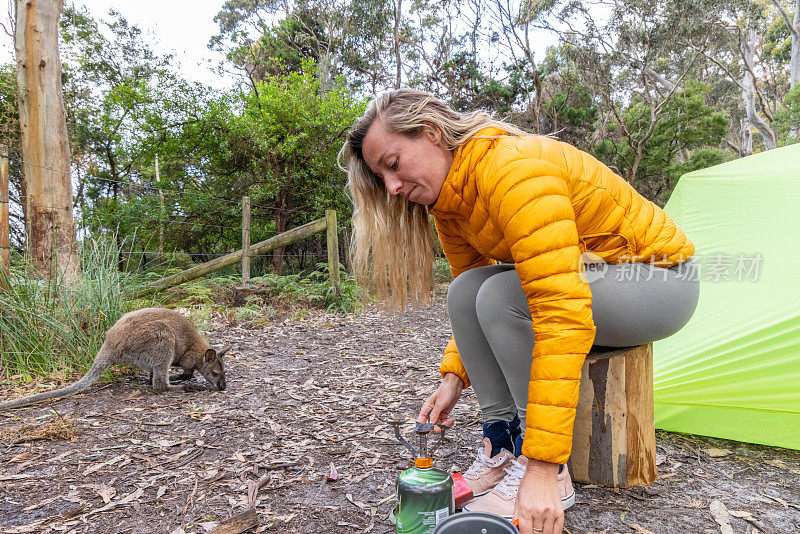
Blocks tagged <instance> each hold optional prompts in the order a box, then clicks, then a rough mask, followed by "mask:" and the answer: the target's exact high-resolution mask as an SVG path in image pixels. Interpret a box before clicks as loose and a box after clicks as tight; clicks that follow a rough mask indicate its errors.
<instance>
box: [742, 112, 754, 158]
mask: <svg viewBox="0 0 800 534" xmlns="http://www.w3.org/2000/svg"><path fill="white" fill-rule="evenodd" d="M741 128H742V143H741V148H740V149H739V156H741V157H745V156H749V155H750V154H752V153H753V132H752V131H751V126H750V121H749V120H748V119H747V117H745V118H743V119H742V124H741Z"/></svg>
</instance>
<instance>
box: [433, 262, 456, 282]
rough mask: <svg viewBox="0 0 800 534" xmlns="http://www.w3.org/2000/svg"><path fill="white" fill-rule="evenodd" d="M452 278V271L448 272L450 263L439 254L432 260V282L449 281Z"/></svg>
mask: <svg viewBox="0 0 800 534" xmlns="http://www.w3.org/2000/svg"><path fill="white" fill-rule="evenodd" d="M452 280H453V273H452V272H450V264H449V263H448V262H447V258H445V257H444V256H440V257H438V258H436V259H435V260H434V261H433V281H434V282H451V281H452Z"/></svg>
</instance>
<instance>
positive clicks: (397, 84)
mask: <svg viewBox="0 0 800 534" xmlns="http://www.w3.org/2000/svg"><path fill="white" fill-rule="evenodd" d="M402 5H403V0H397V11H396V12H395V15H394V56H395V61H396V62H397V79H396V80H395V82H394V88H395V89H400V83H401V81H402V80H401V75H402V70H401V67H402V63H401V62H400V17H401V16H402V14H403V12H402V11H401V8H402Z"/></svg>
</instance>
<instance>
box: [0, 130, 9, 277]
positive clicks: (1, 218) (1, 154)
mask: <svg viewBox="0 0 800 534" xmlns="http://www.w3.org/2000/svg"><path fill="white" fill-rule="evenodd" d="M8 225H9V223H8V145H0V271H2V273H0V289H8V288H7V287H4V286H5V281H6V280H7V278H8V274H9V267H10V265H11V249H10V248H9V247H10V246H11V244H10V240H9V226H8Z"/></svg>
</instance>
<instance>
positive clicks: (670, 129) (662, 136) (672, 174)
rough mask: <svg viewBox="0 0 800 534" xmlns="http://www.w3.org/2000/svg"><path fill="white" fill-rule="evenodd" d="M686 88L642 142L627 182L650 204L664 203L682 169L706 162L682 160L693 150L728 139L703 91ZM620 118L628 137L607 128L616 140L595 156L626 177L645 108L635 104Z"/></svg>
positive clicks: (647, 116) (646, 118)
mask: <svg viewBox="0 0 800 534" xmlns="http://www.w3.org/2000/svg"><path fill="white" fill-rule="evenodd" d="M685 87H686V88H685V90H683V91H681V92H678V93H676V94H675V95H673V97H672V98H671V99H670V100H669V101H668V102H667V103H666V105H664V107H663V110H662V111H661V113H660V116H659V120H658V122H657V123H656V124H655V127H654V129H653V132H652V135H651V136H650V137H649V138H647V139H646V141H645V142H644V146H643V148H642V152H641V158H640V160H639V162H638V168H637V169H636V175H635V177H633V180H631V183H632V184H634V185H635V186H636V187H637V188H638V189H639V190H640V191H644V192H645V194H646V195H647V196H648V197H649V198H651V199H652V200H656V201H658V202H661V203H663V202H665V201H666V199H667V198H669V195H670V193H671V192H672V188H673V187H674V184H675V182H676V181H677V178H678V177H679V176H680V174H681V173H682V172H684V169H687V168H691V169H692V170H693V169H695V168H699V167H696V166H695V165H698V164H700V162H702V161H708V154H709V152H704V153H702V154H703V155H702V156H698V158H699V159H694V162H692V158H693V157H692V158H690V159H688V160H687V159H686V158H685V155H686V154H687V153H688V152H691V151H693V150H696V149H702V148H709V147H715V146H718V145H719V144H720V143H721V141H722V139H723V138H724V137H725V135H726V133H727V128H728V120H727V119H726V118H725V116H724V114H723V113H721V112H718V111H715V110H714V108H713V107H711V106H709V105H708V104H706V102H705V97H706V94H707V92H708V87H707V86H705V85H703V84H699V83H692V82H687V83H686V84H685ZM621 117H622V119H623V121H624V131H627V132H629V135H622V133H621V132H622V131H623V128H622V127H621V126H620V125H616V128H610V130H611V131H616V132H617V135H615V136H614V137H613V138H611V139H606V140H604V141H602V142H601V143H599V144H598V145H597V146H596V147H595V150H594V154H595V155H596V156H597V157H598V158H600V159H601V160H603V161H604V162H606V163H607V164H609V165H611V166H612V167H614V168H615V169H616V170H617V171H618V172H620V174H622V175H623V176H627V177H629V176H630V175H631V173H632V169H633V166H634V164H635V162H636V155H637V149H638V145H639V143H640V141H641V140H642V139H644V134H645V132H647V131H648V130H649V128H650V122H651V109H650V105H649V104H648V103H646V102H643V101H641V100H634V101H632V102H631V103H630V104H629V105H628V106H627V107H626V108H625V109H624V110H622V113H621Z"/></svg>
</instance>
